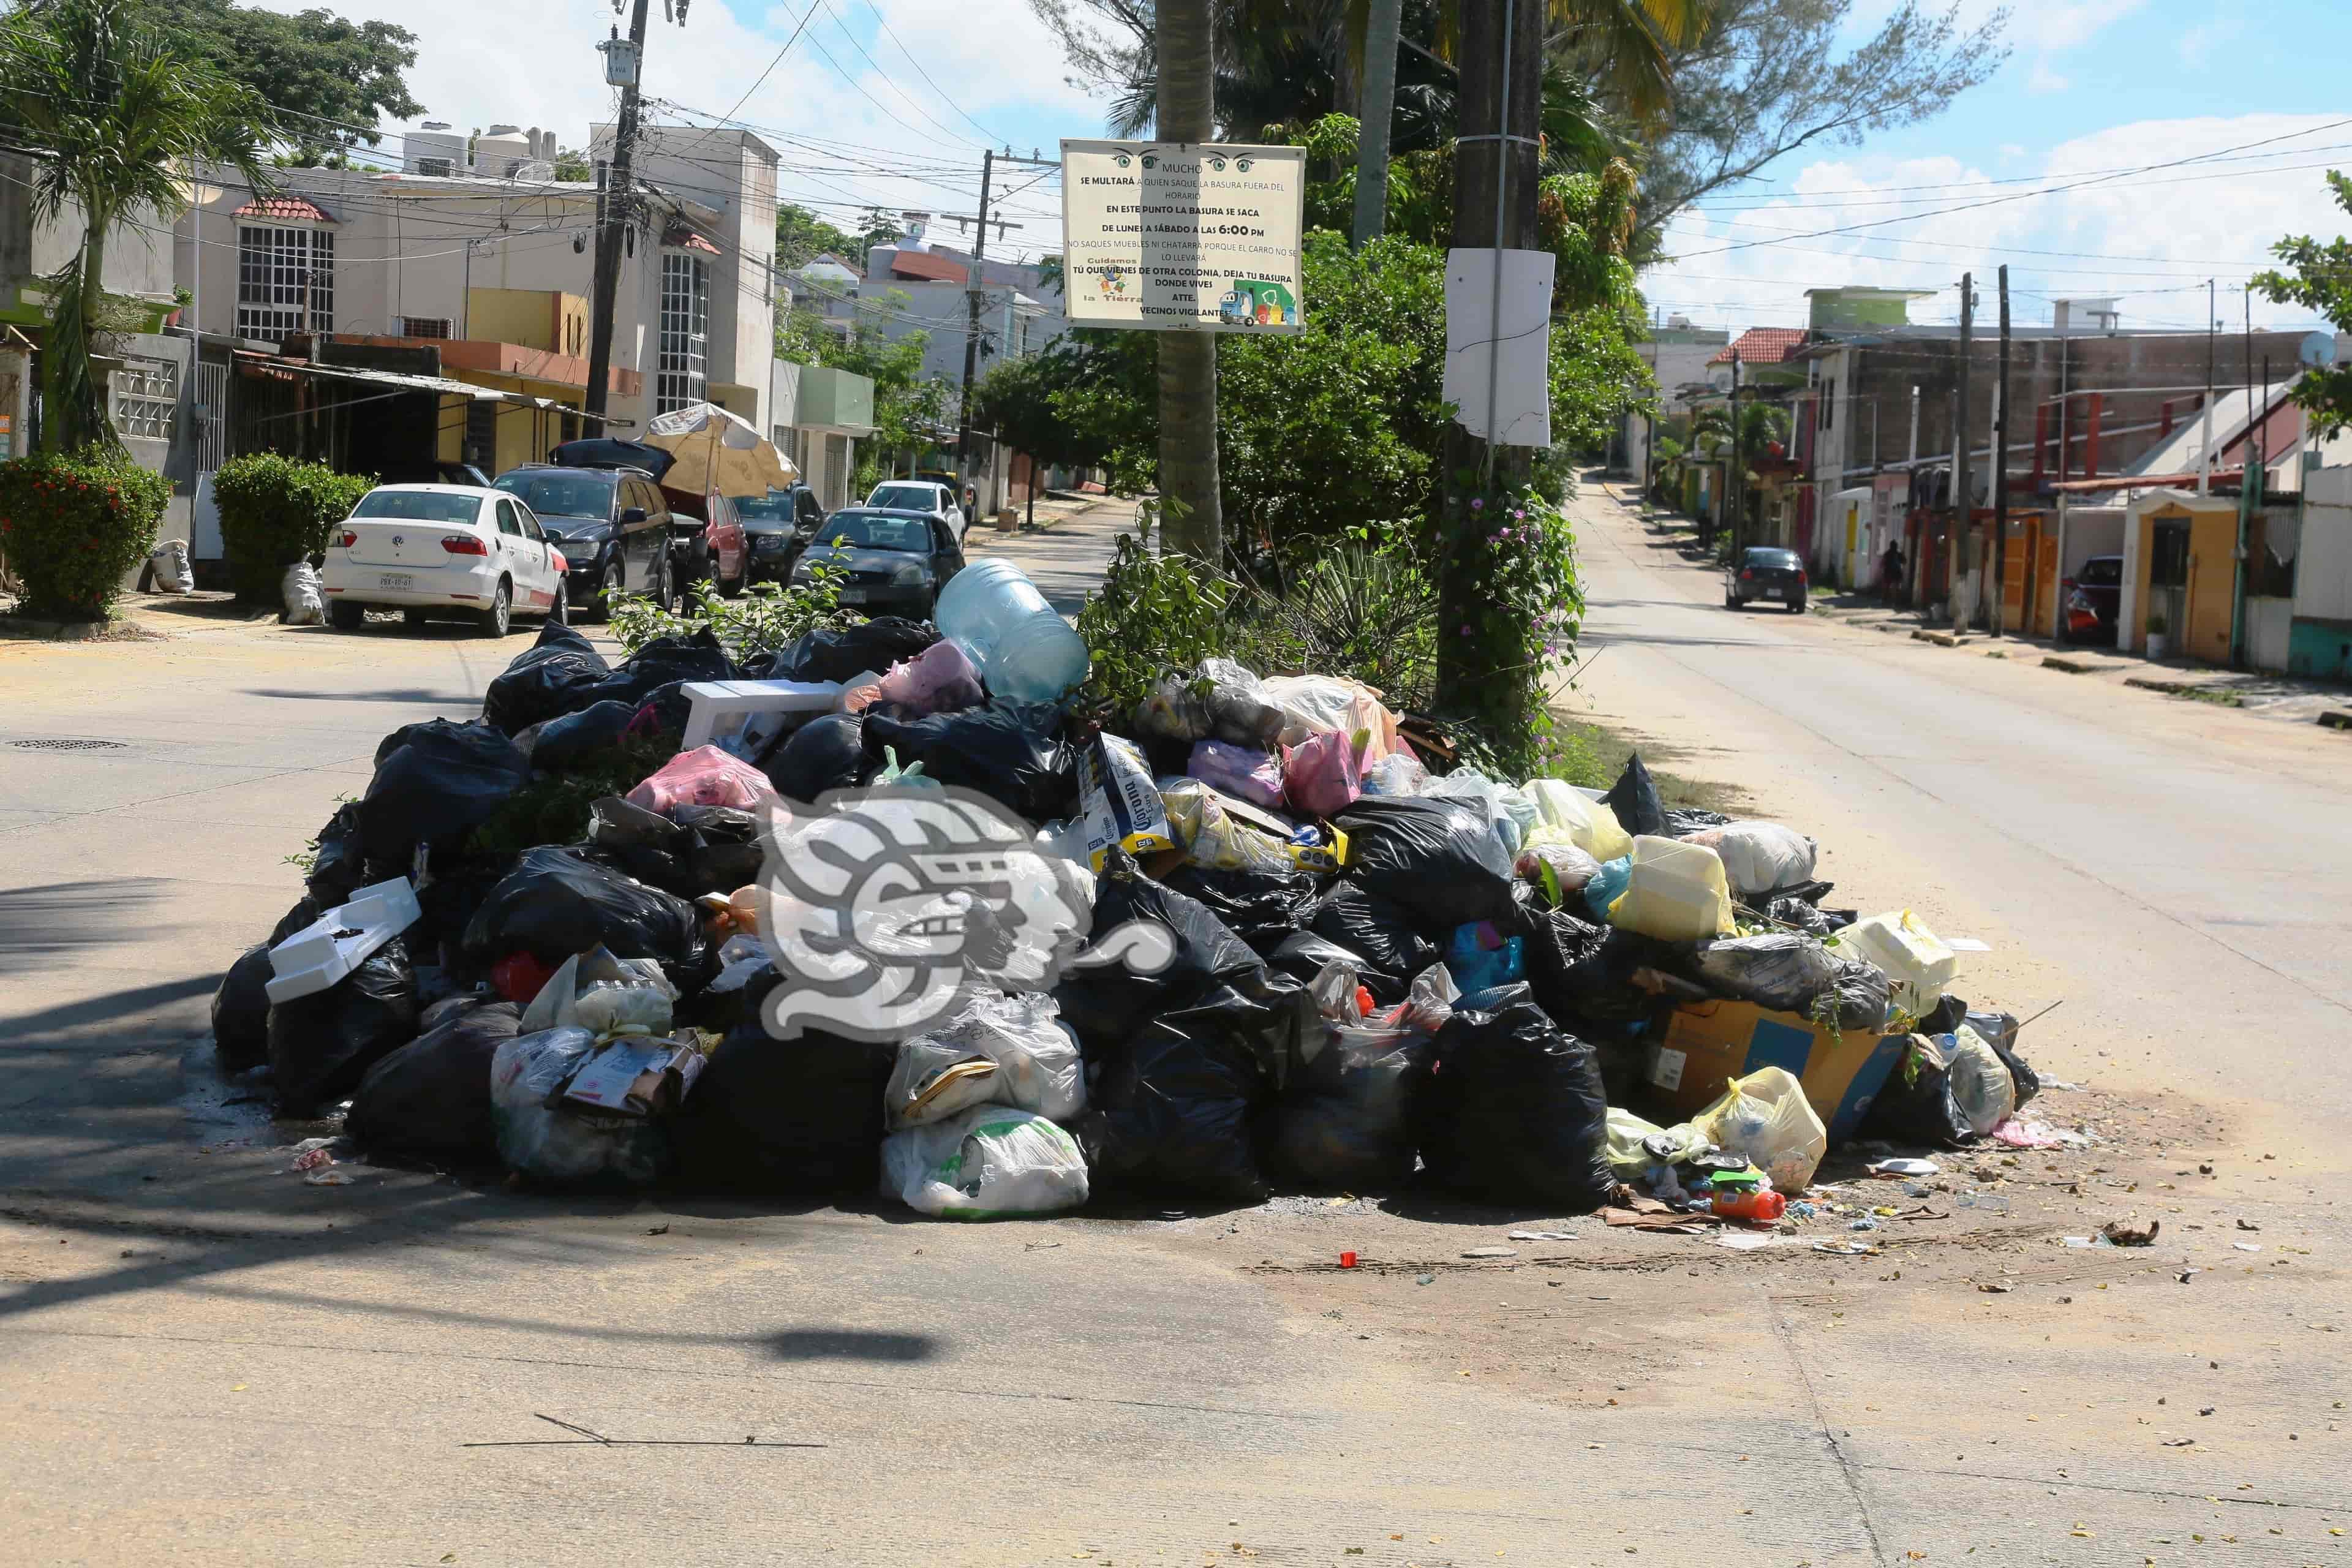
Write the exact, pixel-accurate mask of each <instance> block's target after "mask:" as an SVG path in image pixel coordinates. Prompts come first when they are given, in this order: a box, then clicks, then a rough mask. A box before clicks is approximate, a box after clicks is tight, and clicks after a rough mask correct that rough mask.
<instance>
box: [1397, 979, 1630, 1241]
mask: <svg viewBox="0 0 2352 1568" xmlns="http://www.w3.org/2000/svg"><path fill="white" fill-rule="evenodd" d="M1413 1109H1414V1117H1413V1122H1414V1128H1415V1134H1416V1142H1418V1143H1419V1144H1420V1147H1421V1157H1422V1161H1423V1163H1424V1164H1426V1165H1427V1166H1428V1167H1429V1173H1430V1175H1431V1176H1432V1177H1433V1179H1434V1180H1436V1181H1437V1182H1439V1183H1440V1184H1443V1185H1444V1186H1446V1187H1449V1188H1451V1189H1453V1190H1454V1191H1455V1192H1458V1193H1461V1194H1465V1195H1466V1196H1471V1197H1477V1198H1484V1199H1486V1201H1487V1202H1489V1203H1497V1204H1507V1205H1512V1206H1514V1207H1518V1208H1538V1207H1539V1208H1545V1209H1549V1210H1553V1211H1556V1212H1559V1213H1562V1214H1586V1213H1590V1212H1591V1211H1592V1210H1594V1209H1597V1208H1599V1207H1600V1206H1601V1205H1603V1204H1605V1203H1607V1202H1608V1201H1609V1194H1610V1189H1611V1187H1612V1184H1613V1178H1612V1176H1611V1174H1610V1172H1609V1162H1608V1159H1607V1157H1606V1152H1605V1151H1606V1147H1607V1139H1608V1126H1607V1123H1608V1117H1609V1101H1608V1098H1607V1096H1606V1095H1605V1094H1604V1093H1603V1091H1602V1089H1601V1068H1600V1064H1599V1062H1598V1060H1597V1059H1596V1058H1595V1057H1594V1054H1593V1050H1592V1047H1591V1046H1589V1045H1587V1044H1586V1043H1585V1042H1583V1041H1582V1040H1580V1039H1578V1038H1577V1037H1575V1036H1573V1035H1569V1034H1563V1033H1562V1032H1561V1031H1560V1030H1559V1028H1558V1027H1556V1026H1554V1025H1553V1023H1552V1021H1551V1020H1550V1019H1549V1018H1548V1017H1546V1016H1544V1011H1543V1009H1542V1008H1541V1007H1538V1006H1537V1005H1535V1004H1533V1003H1532V1002H1517V1003H1514V1004H1512V1005H1508V1006H1506V1007H1504V1008H1502V1009H1501V1010H1499V1011H1497V1012H1493V1013H1476V1012H1459V1011H1457V1012H1456V1013H1455V1014H1454V1016H1453V1017H1452V1018H1451V1019H1449V1020H1447V1022H1446V1025H1445V1027H1444V1028H1443V1029H1441V1030H1440V1031H1438V1036H1437V1060H1436V1065H1435V1067H1434V1068H1433V1070H1432V1071H1431V1074H1430V1077H1429V1079H1428V1081H1427V1082H1426V1083H1425V1084H1424V1085H1423V1086H1422V1088H1421V1091H1420V1092H1419V1094H1417V1095H1416V1096H1415V1097H1414V1100H1413Z"/></svg>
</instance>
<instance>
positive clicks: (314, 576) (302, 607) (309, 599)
mask: <svg viewBox="0 0 2352 1568" xmlns="http://www.w3.org/2000/svg"><path fill="white" fill-rule="evenodd" d="M278 597H279V598H281V599H284V600H285V601H286V624H287V625H288V626H318V625H320V623H322V622H324V621H325V620H326V618H327V598H326V593H325V590H324V589H322V588H321V587H320V584H319V574H318V571H317V569H316V568H314V567H313V566H312V565H311V564H310V563H309V562H308V561H297V562H296V563H294V564H293V565H291V566H289V567H288V568H286V575H285V576H284V577H282V578H280V579H278Z"/></svg>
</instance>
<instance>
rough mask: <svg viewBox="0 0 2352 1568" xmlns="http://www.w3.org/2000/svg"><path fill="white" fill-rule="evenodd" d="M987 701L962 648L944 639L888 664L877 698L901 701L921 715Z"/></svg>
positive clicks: (977, 675)
mask: <svg viewBox="0 0 2352 1568" xmlns="http://www.w3.org/2000/svg"><path fill="white" fill-rule="evenodd" d="M881 700H883V701H885V702H900V703H904V704H905V705H906V706H907V707H908V708H911V709H912V710H915V712H916V713H918V714H919V715H921V716H922V717H925V718H929V716H930V715H932V714H934V713H952V712H954V711H956V710H959V709H963V708H977V707H979V706H980V705H981V704H982V702H984V701H986V700H988V699H987V695H986V693H984V692H982V690H981V689H980V671H978V670H976V669H974V668H972V667H971V660H970V659H969V658H965V657H964V652H963V649H961V648H960V647H956V645H955V644H953V643H951V642H948V641H944V640H942V641H940V642H935V643H933V644H932V645H931V646H930V647H927V648H925V649H924V650H923V651H922V652H920V653H919V654H917V655H916V656H915V657H914V658H910V659H908V660H906V661H905V662H904V663H901V664H896V665H893V666H891V668H890V673H889V674H887V675H886V676H884V677H883V678H882V691H881Z"/></svg>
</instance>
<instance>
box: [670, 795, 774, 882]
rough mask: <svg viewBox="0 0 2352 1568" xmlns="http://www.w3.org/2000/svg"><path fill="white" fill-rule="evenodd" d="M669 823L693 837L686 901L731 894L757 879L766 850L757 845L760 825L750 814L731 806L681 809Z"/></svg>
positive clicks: (683, 807) (672, 814)
mask: <svg viewBox="0 0 2352 1568" xmlns="http://www.w3.org/2000/svg"><path fill="white" fill-rule="evenodd" d="M670 816H671V818H672V820H674V821H675V822H677V825H678V826H680V827H682V828H684V829H686V830H687V831H688V833H691V834H692V835H693V836H694V848H693V849H692V850H691V851H690V852H689V853H688V856H687V859H686V880H687V886H688V888H690V889H692V891H691V892H689V893H688V894H687V897H688V898H699V897H700V896H701V895H703V894H705V893H731V892H733V891H734V890H735V889H738V888H740V887H742V886H743V885H744V884H745V883H747V882H756V881H758V880H759V879H760V868H761V867H762V866H763V865H765V864H766V863H767V848H766V847H765V846H764V845H762V844H761V841H760V833H761V826H762V824H761V820H760V818H759V817H758V816H756V815H754V814H753V813H751V812H748V811H743V810H740V809H738V808H737V807H735V806H731V805H681V806H678V807H676V808H675V809H674V810H672V811H671V813H670Z"/></svg>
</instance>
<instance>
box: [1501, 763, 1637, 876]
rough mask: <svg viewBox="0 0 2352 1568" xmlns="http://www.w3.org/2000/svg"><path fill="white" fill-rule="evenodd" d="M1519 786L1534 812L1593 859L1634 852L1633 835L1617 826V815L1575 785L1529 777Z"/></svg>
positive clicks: (1604, 859) (1616, 856)
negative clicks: (1532, 806)
mask: <svg viewBox="0 0 2352 1568" xmlns="http://www.w3.org/2000/svg"><path fill="white" fill-rule="evenodd" d="M1522 787H1523V788H1524V789H1525V790H1526V792H1527V795H1528V799H1529V800H1531V801H1533V802H1534V803H1535V807H1536V812H1537V815H1538V816H1540V817H1542V819H1543V820H1544V821H1545V822H1547V823H1549V824H1550V825H1551V826H1554V827H1556V828H1559V830H1560V831H1561V832H1563V833H1565V834H1567V835H1568V839H1569V842H1570V843H1571V844H1573V845H1575V846H1576V847H1578V848H1579V849H1581V850H1583V851H1584V852H1585V853H1586V854H1587V855H1590V856H1591V857H1592V858H1594V859H1595V860H1600V861H1604V862H1606V861H1610V860H1614V859H1616V858H1619V857H1620V856H1623V855H1631V854H1632V853H1633V835H1632V834H1630V833H1628V832H1626V831H1625V830H1624V828H1622V827H1621V826H1618V823H1617V814H1616V813H1615V812H1613V811H1611V810H1610V809H1609V807H1608V806H1607V805H1605V804H1603V803H1602V802H1601V801H1597V800H1594V799H1592V798H1591V796H1589V795H1585V794H1584V793H1583V792H1582V791H1581V790H1579V789H1578V788H1577V787H1576V786H1575V785H1574V784H1566V783H1563V782H1562V781H1561V780H1559V779H1529V780H1528V782H1527V784H1525V785H1524V786H1522Z"/></svg>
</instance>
